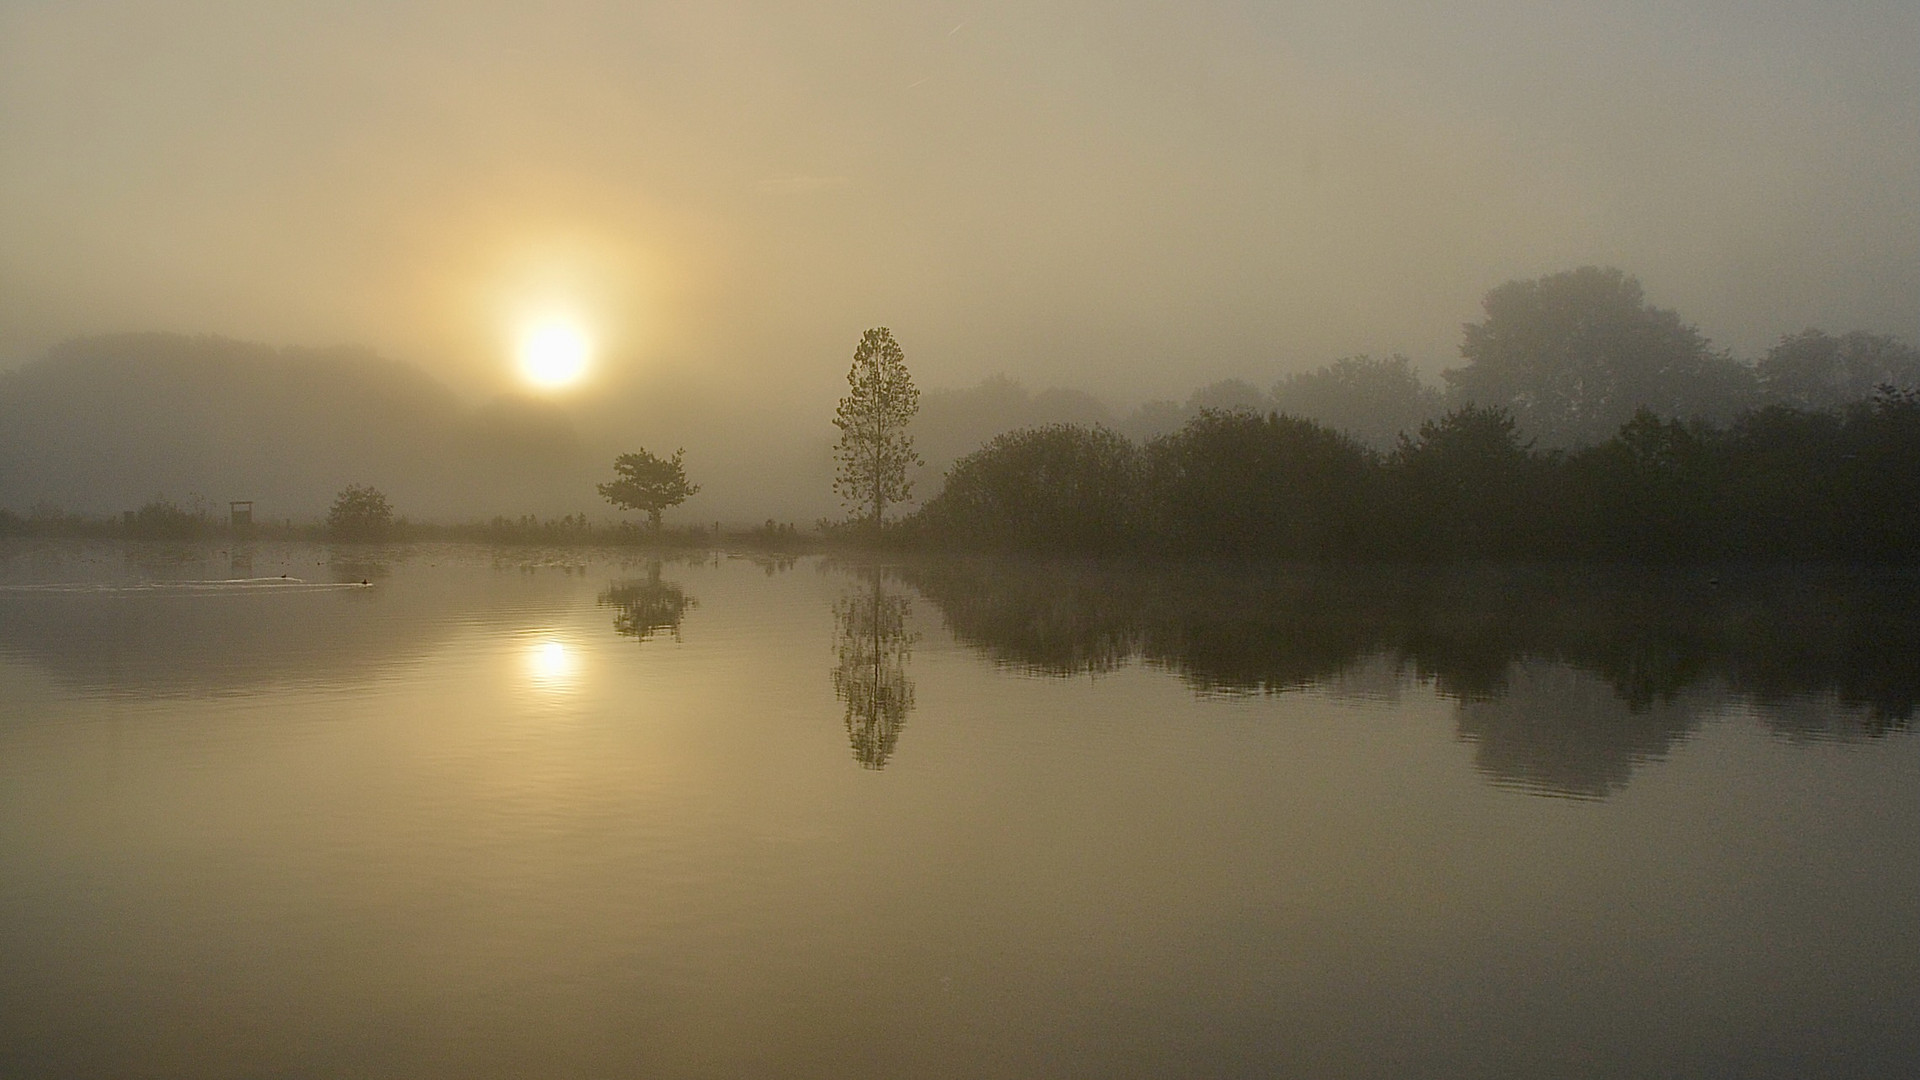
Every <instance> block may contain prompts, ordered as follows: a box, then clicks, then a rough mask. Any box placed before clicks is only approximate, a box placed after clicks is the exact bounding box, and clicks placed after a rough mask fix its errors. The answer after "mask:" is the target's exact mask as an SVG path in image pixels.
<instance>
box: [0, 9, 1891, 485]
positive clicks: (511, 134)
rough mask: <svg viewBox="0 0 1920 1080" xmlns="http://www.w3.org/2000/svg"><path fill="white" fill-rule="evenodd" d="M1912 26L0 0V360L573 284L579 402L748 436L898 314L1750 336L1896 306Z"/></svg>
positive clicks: (490, 356) (946, 366) (1131, 348)
mask: <svg viewBox="0 0 1920 1080" xmlns="http://www.w3.org/2000/svg"><path fill="white" fill-rule="evenodd" d="M1915 55H1920V9H1916V7H1915V5H1913V4H1912V3H1910V2H1906V0H1898V2H1896V0H1836V2H1832V3H1822V4H1793V3H1782V2H1767V3H1759V4H1756V5H1741V6H1739V7H1737V8H1733V7H1729V6H1727V5H1724V4H1716V3H1711V2H1707V0H1682V2H1674V3H1665V4H1658V5H1649V4H1639V5H1635V4H1626V5H1622V4H1618V3H1607V2H1601V0H1578V2H1571V3H1560V4H1552V5H1539V4H1523V3H1517V2H1512V0H1502V2H1496V3H1489V4H1481V5H1472V6H1469V7H1465V8H1462V7H1458V6H1445V7H1433V8H1430V9H1427V8H1417V7H1409V6H1408V5H1404V4H1385V3H1353V2H1340V3H1334V2H1332V0H1313V2H1308V3H1298V4H1286V5H1207V4H1159V3H1150V2H1134V0H1129V2H1123V3H1103V4H1088V3H1082V2H1076V0H1064V2H1062V0H1049V2H1041V3H1030V4H1018V5H1014V4H1003V3H985V4H971V3H969V4H947V3H932V4H917V5H901V6H873V5H860V4H841V3H807V4H788V3H781V2H763V0H747V2H743V3H736V4H723V5H702V6H694V7H689V6H687V5H683V4H657V3H644V2H643V3H631V4H626V3H623V4H606V3H594V2H591V0H555V2H553V3H548V4H542V5H537V6H529V5H522V4H504V3H499V2H497V0H474V2H471V3H462V4H458V5H446V4H433V3H421V2H407V0H402V2H395V3H383V4H378V5H345V6H343V5H340V4H335V3H327V4H320V3H313V2H310V0H294V2H288V3H275V4H267V5H252V6H250V7H247V8H246V9H245V10H244V12H242V11H240V10H238V9H236V8H234V7H233V6H232V5H227V4H206V3H198V2H182V3H172V4H165V5H138V4H127V3H115V2H108V3H102V4H88V5H76V4H6V5H0V147H4V152H3V153H0V236H4V237H5V240H6V242H5V243H4V244H0V368H4V367H10V366H18V365H20V364H24V363H27V362H30V361H32V360H33V359H35V358H37V357H39V356H41V355H43V354H44V352H45V350H46V349H47V348H49V347H51V346H53V345H55V344H56V343H58V342H60V341H64V340H68V339H70V338H73V337H78V336H91V335H98V334H102V333H112V332H120V331H126V330H170V331H179V332H186V333H196V334H197V333H215V334H222V335H226V336H230V337H234V338H239V339H242V340H250V341H260V342H269V343H273V344H276V345H280V344H300V345H306V346H325V345H329V344H332V343H337V342H358V343H363V344H365V345H367V346H368V347H370V348H371V349H373V350H375V351H376V352H378V353H379V354H380V355H383V356H388V357H392V358H396V359H401V360H405V361H407V362H410V363H414V364H417V365H419V366H420V367H421V368H422V369H423V370H425V371H426V372H428V373H429V374H431V375H432V376H433V377H434V378H436V379H439V380H441V381H443V382H445V383H447V384H448V385H449V386H451V387H453V388H454V389H456V390H457V391H458V392H459V393H460V394H462V395H465V396H467V397H468V398H470V399H471V400H484V399H487V398H489V397H492V396H494V395H496V394H500V393H503V392H507V391H509V389H510V388H511V387H513V386H514V378H515V377H514V374H513V359H514V358H513V342H514V340H515V335H516V333H517V331H518V329H519V327H520V324H521V323H522V321H523V320H525V319H527V318H529V317H532V316H533V315H535V314H538V313H540V312H543V311H547V310H548V309H553V308H558V309H564V310H565V311H567V312H568V313H570V314H571V316H572V317H574V318H576V319H577V320H578V321H579V323H580V325H581V326H582V327H583V329H584V330H586V331H587V332H588V334H589V336H590V338H591V339H592V342H593V346H594V365H593V371H592V373H591V375H590V376H589V378H588V380H587V381H586V382H585V383H583V384H582V385H581V386H580V388H579V389H578V390H577V391H575V392H573V398H572V400H571V402H570V403H569V404H568V406H567V408H568V410H569V411H570V414H571V415H573V416H574V417H575V418H576V420H577V422H578V423H579V427H580V430H581V432H582V433H583V437H585V438H588V439H591V437H592V433H593V432H595V431H600V430H607V431H623V432H630V431H634V430H636V429H637V425H636V424H635V423H634V421H635V419H636V418H646V419H648V420H649V423H650V424H651V423H652V419H653V418H654V414H655V412H656V411H657V412H658V414H659V415H658V417H657V419H658V421H659V422H658V425H657V426H654V427H650V428H649V429H648V430H647V431H646V432H645V434H644V435H642V438H643V440H644V441H646V442H649V443H653V442H660V443H671V444H678V443H682V442H684V443H686V444H687V445H688V447H689V452H690V453H692V454H693V455H694V457H695V458H696V459H697V460H703V461H710V462H714V463H715V465H717V466H720V471H722V472H727V471H730V470H733V469H734V468H735V467H736V466H738V467H739V468H741V469H745V468H746V467H747V462H748V461H749V460H750V459H754V460H758V461H759V464H758V465H757V466H755V467H757V468H762V469H765V468H776V467H777V468H782V469H784V468H785V466H784V465H779V466H774V465H769V464H768V462H767V461H766V460H765V457H766V455H765V454H763V453H761V451H762V450H763V449H765V446H764V445H762V444H764V443H766V442H768V441H769V440H767V439H765V438H764V437H763V432H765V431H766V430H767V429H769V428H773V429H778V430H779V431H781V432H782V433H783V438H782V439H779V440H771V441H773V442H775V443H776V444H781V443H784V442H785V441H786V440H785V439H784V433H787V432H795V433H797V432H801V431H804V430H807V429H808V425H812V424H814V423H815V422H816V421H815V418H816V417H820V416H823V415H825V414H826V413H828V412H829V411H830V410H831V409H832V406H833V400H834V398H835V397H836V396H837V394H838V393H839V391H840V388H841V387H840V377H841V375H842V373H843V372H844V371H845V369H846V363H847V354H848V352H849V350H850V349H851V348H852V346H853V343H854V341H855V340H856V339H857V338H858V335H859V334H860V332H861V331H862V330H864V329H866V328H867V327H870V326H878V325H885V326H889V327H891V328H892V329H893V330H894V331H895V333H896V334H897V335H898V337H899V340H900V341H901V342H902V343H903V344H904V345H905V347H906V350H907V356H908V360H909V362H910V363H911V364H912V365H913V367H914V371H915V374H916V377H917V378H918V380H919V382H920V384H921V385H922V386H923V387H926V388H935V387H972V386H975V385H977V384H978V383H979V382H980V381H981V380H982V379H985V378H989V377H991V376H993V375H994V374H996V373H1005V374H1008V375H1010V376H1011V377H1013V378H1015V379H1017V380H1019V381H1021V382H1022V383H1023V384H1025V385H1026V386H1027V387H1028V388H1029V389H1031V390H1033V391H1035V392H1041V391H1044V390H1045V389H1046V388H1048V387H1054V386H1063V387H1072V388H1079V389H1083V390H1088V391H1091V392H1094V393H1096V394H1098V395H1100V396H1101V397H1102V398H1103V399H1105V400H1106V401H1107V403H1108V405H1109V407H1110V408H1112V409H1114V410H1115V411H1116V412H1119V413H1125V412H1126V411H1127V410H1130V409H1131V408H1132V407H1133V406H1134V405H1135V404H1137V403H1138V402H1141V401H1145V400H1151V399H1172V400H1175V401H1184V399H1185V398H1186V397H1187V395H1188V394H1190V393H1191V392H1192V390H1193V389H1194V388H1195V387H1199V386H1205V385H1208V384H1211V383H1215V382H1218V381H1220V380H1222V379H1227V378H1238V379H1241V380H1244V381H1246V382H1248V383H1250V384H1251V385H1253V386H1255V387H1256V388H1259V389H1262V390H1265V389H1266V388H1268V387H1270V386H1271V385H1272V383H1273V382H1274V381H1275V380H1276V379H1278V378H1279V377H1281V376H1283V375H1285V374H1289V373H1293V372H1299V371H1304V370H1309V369H1311V368H1313V367H1316V366H1318V365H1320V364H1323V363H1326V362H1328V361H1329V360H1332V359H1334V358H1336V357H1341V356H1348V355H1353V354H1357V353H1368V354H1371V355H1374V356H1388V355H1393V354H1395V353H1403V354H1405V355H1408V356H1410V357H1412V358H1414V360H1415V361H1416V362H1417V363H1418V364H1419V365H1421V366H1422V367H1423V368H1424V370H1425V373H1426V375H1427V376H1428V377H1429V378H1432V377H1434V376H1435V375H1436V374H1437V371H1438V369H1439V367H1441V366H1444V365H1446V364H1448V363H1450V362H1451V361H1452V359H1453V356H1454V352H1455V348H1456V346H1457V344H1458V326H1459V323H1460V322H1461V320H1463V319H1465V318H1468V317H1471V315H1472V313H1473V311H1474V306H1475V304H1476V303H1477V302H1478V299H1479V298H1480V296H1481V295H1483V294H1484V293H1485V291H1486V290H1487V289H1489V288H1492V287H1493V286H1495V285H1497V284H1498V283H1500V282H1501V281H1504V280H1508V279H1518V278H1528V277H1532V276H1536V275H1539V274H1544V273H1550V272H1554V271H1557V270H1561V269H1564V268H1567V267H1571V266H1578V265H1582V264H1586V263H1595V264H1603V265H1617V266H1621V267H1624V268H1626V269H1629V270H1631V271H1632V272H1634V273H1636V274H1638V275H1641V276H1642V278H1643V279H1644V280H1645V282H1646V285H1647V288H1648V291H1649V293H1650V294H1652V295H1654V296H1657V297H1658V298H1659V300H1660V302H1661V303H1662V304H1663V305H1671V306H1673V307H1675V308H1677V309H1679V310H1681V311H1683V312H1685V313H1686V315H1687V317H1688V319H1690V320H1696V321H1697V322H1698V323H1699V325H1700V327H1701V329H1702V331H1703V332H1704V333H1705V334H1706V335H1708V336H1709V337H1711V338H1713V339H1714V340H1715V341H1716V342H1718V343H1720V344H1721V345H1722V346H1724V347H1727V348H1731V349H1733V350H1734V351H1735V352H1736V353H1738V354H1739V355H1742V356H1746V357H1753V356H1757V355H1758V354H1759V353H1760V352H1761V351H1762V350H1764V349H1765V348H1767V347H1768V346H1769V345H1770V344H1771V343H1772V342H1773V341H1775V340H1777V339H1778V337H1779V335H1781V334H1784V333H1792V332H1797V331H1798V330H1801V329H1803V328H1805V327H1807V326H1823V327H1828V328H1830V329H1834V330H1842V329H1852V328H1860V329H1863V330H1867V331H1870V332H1873V333H1882V334H1894V335H1896V336H1899V337H1902V338H1904V339H1906V340H1908V341H1914V340H1920V260H1916V259H1915V258H1914V253H1915V252H1916V251H1920V202H1917V201H1916V200H1914V199H1913V197H1912V192H1913V191H1915V190H1920V143H1917V142H1916V140H1915V139H1914V137H1913V133H1914V131H1916V130H1920V81H1916V80H1920V65H1915V64H1914V63H1913V59H1912V58H1913V57H1914V56H1915ZM657 402H666V403H670V404H667V405H658V406H657V405H656V403H657ZM688 402H692V403H694V404H693V405H692V406H689V405H688V404H687V403H688ZM682 413H691V414H692V415H695V416H698V417H700V418H702V419H711V418H713V417H717V416H725V417H729V418H733V419H735V420H737V421H738V424H737V426H734V427H731V428H729V429H728V430H727V431H725V432H724V433H719V434H715V435H710V436H709V437H708V445H706V446H705V448H704V449H698V450H696V448H695V446H694V441H695V435H696V434H698V433H694V432H690V431H682V430H680V429H678V428H677V427H676V419H677V417H678V416H679V415H681V414H682ZM603 449H604V448H603ZM787 453H789V454H791V451H787ZM722 462H724V463H725V464H724V465H720V463H722ZM788 482H789V481H787V480H785V479H782V480H779V481H777V482H776V481H774V480H773V479H771V478H770V479H769V486H770V487H780V486H784V485H786V484H787V483H788ZM794 482H797V481H794ZM769 509H770V510H774V508H772V507H770V508H769ZM692 510H693V507H692V506H691V505H690V506H689V507H688V511H689V512H692ZM774 512H777V510H775V511H774Z"/></svg>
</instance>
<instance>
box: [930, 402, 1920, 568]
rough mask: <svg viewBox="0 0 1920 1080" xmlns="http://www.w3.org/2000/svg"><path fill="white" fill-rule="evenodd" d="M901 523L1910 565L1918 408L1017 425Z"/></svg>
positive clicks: (1918, 512)
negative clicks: (1551, 440) (1525, 427)
mask: <svg viewBox="0 0 1920 1080" xmlns="http://www.w3.org/2000/svg"><path fill="white" fill-rule="evenodd" d="M902 530H903V532H904V533H906V534H907V535H909V536H911V537H912V539H914V540H915V541H916V542H919V543H922V544H925V545H928V546H935V547H953V548H964V549H973V550H997V551H1028V552H1050V553H1062V554H1119V553H1151V554H1157V555H1167V556H1177V557H1185V558H1196V557H1197V558H1226V559H1304V560H1341V559H1389V560H1416V561H1418V560H1455V559H1591V560H1624V561H1637V562H1674V561H1693V560H1716V559H1721V560H1752V559H1801V560H1828V559H1831V560H1847V561H1869V562H1900V561H1911V560H1913V559H1915V558H1916V557H1920V402H1917V401H1916V400H1915V398H1914V397H1913V396H1912V395H1908V394H1889V395H1886V396H1883V397H1882V398H1880V399H1879V400H1876V401H1873V402H1869V403H1865V404H1861V405H1857V406H1855V407H1853V408H1851V409H1848V410H1846V411H1845V412H1842V413H1838V414H1834V413H1826V412H1809V411H1805V410H1799V409H1794V408H1791V407H1788V406H1772V407H1769V408H1766V409H1762V410H1757V411H1754V412H1750V413H1747V414H1745V415H1743V416H1741V417H1739V418H1738V419H1736V420H1735V421H1733V422H1732V423H1731V424H1729V425H1727V426H1724V427H1722V426H1716V425H1713V424H1710V423H1707V422H1705V421H1693V422H1682V421H1678V420H1672V419H1662V418H1661V417H1659V416H1657V415H1655V414H1654V413H1652V412H1651V411H1650V410H1644V409H1643V410H1642V411H1640V412H1638V413H1636V414H1635V415H1634V416H1633V417H1632V418H1630V419H1629V420H1628V421H1627V422H1626V423H1625V424H1623V425H1621V427H1620V429H1619V430H1618V431H1617V432H1615V434H1614V435H1613V437H1612V438H1610V439H1608V440H1607V441H1606V442H1603V443H1601V444H1599V445H1597V446H1591V447H1587V448H1584V449H1581V450H1577V451H1572V452H1565V451H1558V450H1552V451H1540V450H1536V449H1534V448H1532V447H1531V446H1529V445H1528V444H1527V443H1526V442H1524V441H1522V440H1521V438H1520V436H1519V432H1518V425H1517V423H1516V421H1515V420H1514V418H1513V416H1512V414H1511V413H1510V412H1508V411H1507V410H1505V409H1500V408H1481V407H1479V406H1471V405H1469V406H1462V407H1460V408H1457V409H1455V410H1453V411H1451V412H1449V413H1447V414H1446V415H1445V416H1444V417H1442V418H1441V419H1439V420H1432V421H1428V422H1426V423H1424V424H1422V425H1421V427H1420V430H1419V431H1418V433H1416V434H1414V435H1412V436H1410V437H1406V438H1403V440H1402V441H1401V444H1400V446H1399V447H1398V448H1396V449H1395V450H1394V451H1392V452H1390V453H1384V454H1383V453H1380V452H1378V451H1375V450H1372V449H1370V448H1368V447H1366V446H1364V445H1362V444H1360V443H1359V442H1357V441H1356V440H1354V439H1352V438H1351V437H1349V436H1347V435H1344V434H1342V433H1340V432H1336V431H1333V430H1331V429H1328V428H1326V427H1323V426H1321V425H1319V424H1316V423H1314V422H1312V421H1309V420H1301V419H1297V418H1294V417H1288V416H1282V415H1279V414H1277V413H1269V414H1267V415H1266V416H1255V415H1252V414H1248V413H1223V412H1214V411H1208V412H1205V413H1203V414H1202V415H1201V416H1200V417H1198V418H1196V419H1194V420H1193V421H1191V422H1189V423H1188V424H1187V425H1186V426H1185V427H1184V428H1182V429H1181V430H1180V431H1178V432H1176V433H1174V434H1172V435H1168V436H1163V437H1161V438H1158V439H1155V440H1152V441H1151V442H1148V443H1146V444H1145V445H1137V444H1134V443H1133V442H1131V441H1129V440H1127V439H1125V438H1123V437H1121V436H1119V435H1116V434H1114V433H1113V432H1111V431H1106V430H1104V429H1100V428H1085V427H1077V426H1073V425H1055V426H1051V427H1046V428H1039V429H1029V430H1024V431H1016V432H1009V433H1007V434H1005V435H1002V436H1000V437H998V438H996V439H994V440H993V441H992V442H990V443H989V444H987V446H985V447H983V448H982V449H980V450H979V451H977V452H975V453H974V454H972V455H969V456H968V457H966V458H963V459H962V460H961V461H960V462H959V464H957V465H955V466H954V468H953V469H952V471H951V472H950V473H949V474H948V476H947V482H946V485H945V487H944V488H943V489H942V490H941V492H940V494H939V495H937V496H935V497H934V499H933V500H932V501H930V502H929V503H928V504H927V506H926V507H925V508H924V509H923V510H922V511H921V512H920V513H919V514H918V515H916V516H915V517H913V518H911V519H908V520H907V521H906V522H904V523H903V525H902Z"/></svg>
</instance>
